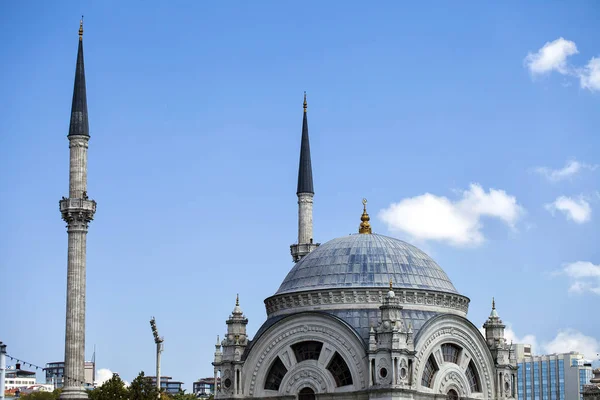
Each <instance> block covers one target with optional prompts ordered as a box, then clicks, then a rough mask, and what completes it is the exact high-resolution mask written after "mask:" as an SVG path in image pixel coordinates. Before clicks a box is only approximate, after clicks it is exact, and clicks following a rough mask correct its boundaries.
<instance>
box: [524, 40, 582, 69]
mask: <svg viewBox="0 0 600 400" xmlns="http://www.w3.org/2000/svg"><path fill="white" fill-rule="evenodd" d="M577 53H579V51H578V50H577V46H576V45H575V42H572V41H570V40H566V39H563V38H562V37H561V38H558V39H556V40H554V41H552V42H546V44H545V45H544V46H543V47H542V48H541V49H539V50H538V51H536V52H535V53H531V52H530V53H529V54H527V57H525V65H526V66H527V68H528V69H529V72H531V74H532V75H533V76H535V75H543V74H547V73H549V72H552V71H558V72H560V73H561V74H566V73H567V72H568V66H567V58H568V57H569V56H572V55H573V54H577Z"/></svg>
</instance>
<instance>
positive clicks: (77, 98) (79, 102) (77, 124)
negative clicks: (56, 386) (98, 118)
mask: <svg viewBox="0 0 600 400" xmlns="http://www.w3.org/2000/svg"><path fill="white" fill-rule="evenodd" d="M75 135H84V136H90V128H89V125H88V111H87V96H86V93H85V68H84V65H83V16H82V19H81V21H79V47H78V49H77V64H76V66H75V85H74V87H73V103H72V104H71V125H70V126H69V136H75Z"/></svg>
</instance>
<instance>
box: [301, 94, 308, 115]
mask: <svg viewBox="0 0 600 400" xmlns="http://www.w3.org/2000/svg"><path fill="white" fill-rule="evenodd" d="M302 107H303V108H304V112H306V108H307V107H308V103H306V91H305V92H304V103H303V104H302Z"/></svg>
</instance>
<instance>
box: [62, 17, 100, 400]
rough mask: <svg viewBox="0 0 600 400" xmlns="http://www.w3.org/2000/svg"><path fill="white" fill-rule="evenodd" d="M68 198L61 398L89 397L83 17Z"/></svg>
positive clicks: (89, 213)
mask: <svg viewBox="0 0 600 400" xmlns="http://www.w3.org/2000/svg"><path fill="white" fill-rule="evenodd" d="M67 137H68V139H69V149H70V161H69V198H65V197H63V199H62V200H61V201H60V203H59V204H60V213H61V214H62V218H63V219H64V220H65V222H66V223H67V232H68V235H69V253H68V258H67V318H66V329H65V370H64V377H65V378H64V379H65V382H64V389H63V391H62V393H61V395H60V398H61V399H87V398H88V396H87V394H86V391H85V389H84V387H83V385H84V382H85V375H84V366H85V253H86V236H87V230H88V223H89V222H90V221H91V220H92V219H93V217H94V213H95V212H96V202H95V201H94V200H90V199H88V195H87V148H88V141H89V140H90V133H89V127H88V112H87V100H86V94H85V71H84V67H83V20H81V22H80V25H79V49H78V50H77V66H76V68H75V86H74V88H73V104H72V105H71V125H70V127H69V134H68V136H67Z"/></svg>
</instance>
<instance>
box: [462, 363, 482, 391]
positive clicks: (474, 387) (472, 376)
mask: <svg viewBox="0 0 600 400" xmlns="http://www.w3.org/2000/svg"><path fill="white" fill-rule="evenodd" d="M466 375H467V381H468V382H469V386H471V392H472V393H475V392H481V384H480V383H479V376H478V375H477V369H476V368H475V364H473V361H471V362H469V366H468V367H467V371H466Z"/></svg>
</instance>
